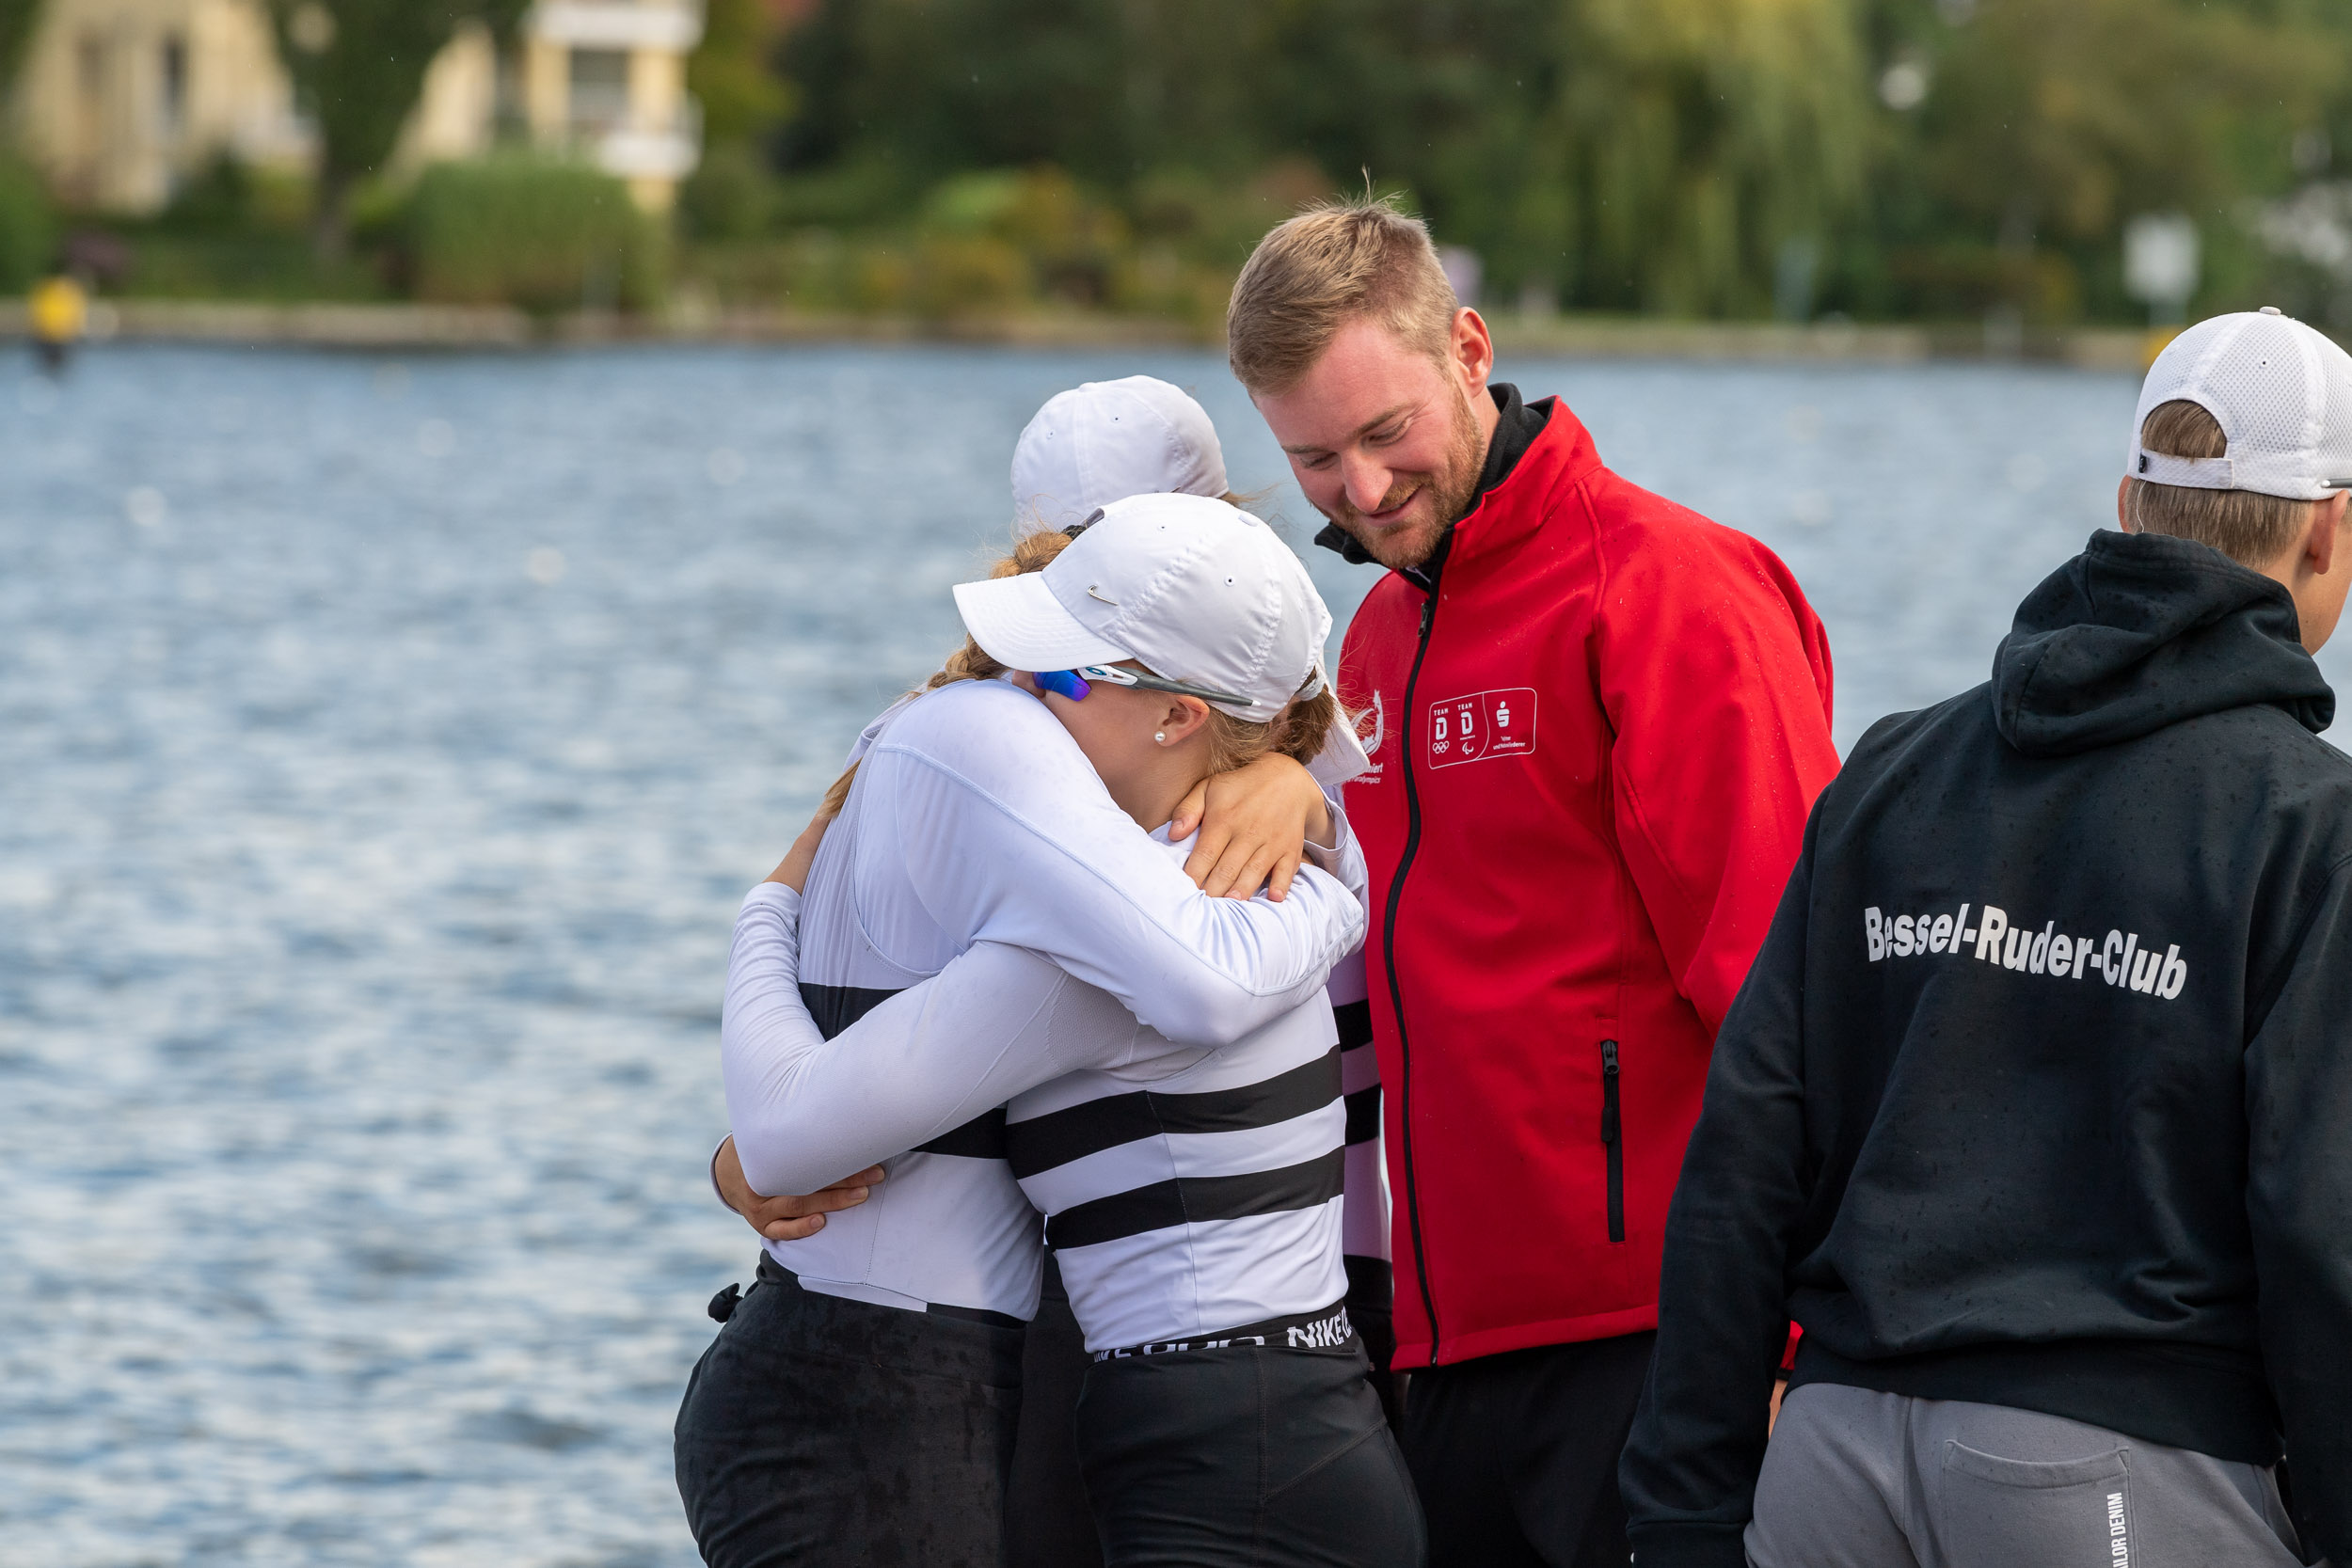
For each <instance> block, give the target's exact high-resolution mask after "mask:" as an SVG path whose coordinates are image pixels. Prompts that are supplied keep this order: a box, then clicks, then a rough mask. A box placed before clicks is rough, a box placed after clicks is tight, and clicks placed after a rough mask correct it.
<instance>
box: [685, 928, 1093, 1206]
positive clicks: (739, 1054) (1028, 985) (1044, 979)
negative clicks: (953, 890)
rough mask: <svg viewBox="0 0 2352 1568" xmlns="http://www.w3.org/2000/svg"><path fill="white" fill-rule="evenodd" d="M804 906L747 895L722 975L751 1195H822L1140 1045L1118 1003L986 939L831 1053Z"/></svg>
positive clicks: (730, 1107)
mask: <svg viewBox="0 0 2352 1568" xmlns="http://www.w3.org/2000/svg"><path fill="white" fill-rule="evenodd" d="M800 905H801V897H800V895H799V894H798V893H796V892H794V891H793V890H792V889H791V888H790V887H789V886H787V885H785V884H783V883H779V882H762V883H761V884H760V885H759V886H757V887H755V888H754V889H753V890H752V892H751V895H749V896H748V897H746V898H745V899H744V901H743V909H742V912H741V913H740V914H739V915H738V916H737V919H736V926H735V948H734V952H733V954H732V956H731V957H730V958H729V960H728V964H727V999H726V1008H725V1012H724V1014H723V1022H722V1025H721V1030H720V1039H721V1060H722V1063H723V1069H724V1075H725V1080H726V1095H727V1119H728V1123H729V1125H730V1126H731V1127H732V1128H733V1129H734V1133H735V1148H736V1155H737V1158H738V1159H739V1160H740V1162H741V1163H742V1168H743V1175H744V1178H745V1179H746V1180H748V1181H749V1182H750V1184H751V1186H752V1188H753V1189H754V1190H755V1191H757V1192H761V1193H807V1192H815V1191H816V1190H818V1188H821V1187H823V1186H825V1185H826V1184H827V1183H828V1182H834V1181H837V1180H840V1179H841V1178H842V1176H843V1175H844V1174H845V1173H848V1172H851V1171H856V1170H858V1169H860V1168H861V1167H863V1166H866V1165H868V1164H873V1163H874V1162H876V1161H879V1160H882V1159H884V1158H886V1157H888V1156H891V1155H894V1154H898V1153H900V1152H903V1151H904V1150H906V1149H910V1148H916V1147H918V1146H919V1145H922V1144H924V1143H927V1142H929V1141H930V1140H931V1139H932V1138H935V1137H937V1136H938V1135H939V1134H941V1133H942V1132H949V1131H951V1130H953V1129H955V1128H958V1127H961V1126H962V1125H963V1124H964V1123H965V1122H967V1121H970V1120H971V1119H972V1118H973V1117H977V1116H979V1115H981V1114H983V1113H984V1112H987V1111H991V1110H993V1109H995V1108H996V1107H997V1106H999V1105H1002V1104H1004V1103H1005V1102H1006V1101H1009V1100H1010V1099H1012V1098H1013V1096H1015V1095H1017V1094H1020V1093H1022V1092H1023V1091H1025V1090H1026V1089H1031V1088H1034V1087H1036V1086H1037V1085H1040V1084H1044V1083H1049V1082H1051V1081H1052V1080H1054V1079H1056V1078H1058V1077H1060V1076H1062V1075H1063V1074H1064V1073H1066V1072H1070V1071H1073V1070H1075V1069H1079V1068H1083V1067H1089V1066H1098V1065H1103V1064H1105V1063H1109V1062H1113V1061H1117V1060H1119V1059H1120V1058H1121V1057H1123V1056H1124V1055H1125V1054H1126V1053H1128V1052H1130V1051H1132V1050H1133V1048H1134V1044H1135V1041H1136V1034H1137V1028H1138V1026H1137V1024H1136V1021H1135V1019H1134V1018H1133V1017H1132V1016H1131V1015H1130V1014H1129V1013H1128V1012H1127V1011H1126V1009H1125V1008H1123V1007H1121V1006H1119V1004H1118V1003H1117V1002H1116V1001H1115V1000H1113V999H1112V998H1111V997H1109V996H1106V995H1104V993H1103V992H1101V991H1098V990H1093V989H1092V988H1091V987H1088V986H1082V985H1080V984H1078V983H1077V982H1076V981H1073V979H1071V977H1070V976H1069V975H1068V974H1064V973H1063V972H1062V971H1061V970H1060V969H1058V968H1057V967H1056V966H1055V965H1054V964H1053V963H1052V962H1050V961H1048V960H1047V959H1045V958H1040V957H1039V956H1037V955H1036V954H1034V953H1030V952H1026V951H1025V950H1023V949H1021V948H1017V947H1006V946H1002V945H1000V944H997V943H994V942H981V943H978V944H977V945H975V946H974V947H973V948H971V949H970V950H969V951H968V952H966V953H964V954H963V955H962V956H961V957H959V958H956V959H955V960H954V961H953V962H951V963H950V964H948V965H947V967H946V969H944V970H942V971H941V972H940V973H939V974H937V975H936V976H935V977H933V978H931V979H930V980H926V981H924V982H923V983H921V984H920V985H917V986H914V987H913V988H911V989H909V990H903V991H900V992H899V993H898V995H896V996H894V997H892V998H890V999H889V1000H888V1001H886V1002H884V1003H882V1006H878V1007H876V1008H875V1009H874V1010H873V1011H871V1012H869V1013H867V1014H866V1016H865V1017H864V1018H863V1019H861V1020H859V1021H858V1022H856V1023H855V1024H852V1025H851V1026H850V1028H849V1029H847V1030H844V1031H843V1032H842V1033H841V1034H839V1035H837V1036H835V1037H834V1038H832V1039H830V1040H828V1039H826V1038H825V1037H823V1035H822V1034H821V1033H819V1032H818V1028H817V1024H816V1021H815V1020H814V1019H812V1018H811V1017H810V1016H809V1013H808V1009H807V1007H806V1006H804V1005H803V1002H802V1000H801V991H800Z"/></svg>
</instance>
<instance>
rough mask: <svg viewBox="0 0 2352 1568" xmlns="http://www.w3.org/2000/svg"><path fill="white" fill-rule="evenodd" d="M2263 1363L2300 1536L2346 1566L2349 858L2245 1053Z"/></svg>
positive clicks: (2350, 1552)
mask: <svg viewBox="0 0 2352 1568" xmlns="http://www.w3.org/2000/svg"><path fill="white" fill-rule="evenodd" d="M2246 1120H2247V1159H2246V1165H2247V1193H2246V1212H2247V1219H2248V1222H2249V1226H2250V1227H2251V1228H2252V1231H2253V1241H2254V1267H2255V1272H2256V1276H2257V1278H2258V1279H2259V1281H2260V1287H2259V1300H2258V1305H2259V1310H2260V1313H2261V1321H2262V1342H2263V1360H2264V1362H2265V1364H2266V1365H2267V1366H2268V1368H2269V1370H2270V1386H2271V1391H2272V1393H2273V1394H2274V1395H2275V1396H2276V1397H2277V1399H2278V1401H2279V1412H2280V1417H2281V1418H2283V1420H2284V1423H2285V1428H2286V1449H2287V1463H2288V1464H2289V1465H2292V1466H2293V1467H2294V1473H2295V1502H2296V1512H2297V1513H2299V1514H2301V1515H2302V1519H2301V1520H2300V1521H2298V1523H2301V1524H2302V1525H2303V1526H2304V1528H2305V1529H2306V1532H2307V1533H2306V1534H2305V1536H2304V1539H2303V1545H2304V1547H2305V1548H2306V1549H2307V1550H2312V1551H2316V1552H2319V1553H2321V1554H2323V1555H2325V1556H2326V1557H2327V1558H2328V1560H2330V1561H2333V1562H2339V1563H2352V1424H2347V1422H2346V1421H2345V1418H2344V1412H2345V1411H2346V1410H2347V1409H2352V1353H2348V1352H2347V1351H2346V1348H2345V1347H2346V1346H2352V1153H2347V1152H2346V1146H2345V1142H2344V1129H2345V1128H2347V1127H2352V866H2343V865H2340V866H2338V867H2336V869H2335V873H2334V875H2333V877H2332V878H2331V879H2329V882H2328V890H2327V895H2326V897H2325V899H2324V901H2323V902H2322V904H2321V906H2320V910H2319V912H2318V914H2317V915H2316V916H2315V917H2314V918H2313V919H2312V923H2311V925H2310V927H2309V928H2308V929H2307V931H2306V932H2305V934H2304V937H2303V941H2302V943H2301V945H2300V947H2299V948H2298V950H2297V951H2296V956H2295V961H2294V965H2293V968H2292V969H2291V970H2290V971H2289V972H2288V974H2287V977H2286V981H2285V983H2284V985H2283V986H2282V987H2281V988H2280V992H2279V997H2278V1000H2277V1001H2275V1002H2273V1003H2272V1004H2271V1006H2270V1008H2269V1011H2268V1012H2267V1013H2266V1014H2265V1016H2264V1018H2263V1022H2262V1026H2261V1028H2260V1029H2258V1030H2257V1031H2256V1032H2255V1035H2254V1038H2253V1041H2252V1043H2251V1044H2249V1046H2248V1047H2247V1051H2246Z"/></svg>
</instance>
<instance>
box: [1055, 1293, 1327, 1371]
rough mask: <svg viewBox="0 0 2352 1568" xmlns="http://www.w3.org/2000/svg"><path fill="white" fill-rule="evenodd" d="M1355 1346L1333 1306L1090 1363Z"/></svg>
mask: <svg viewBox="0 0 2352 1568" xmlns="http://www.w3.org/2000/svg"><path fill="white" fill-rule="evenodd" d="M1355 1342H1356V1325H1355V1324H1353V1323H1349V1322H1348V1321H1347V1305H1346V1303H1344V1302H1334V1303H1332V1304H1331V1305H1330V1306H1328V1307H1317V1308H1316V1309H1315V1310H1313V1311H1311V1312H1293V1313H1291V1314H1290V1315H1289V1316H1287V1317H1281V1318H1268V1319H1266V1320H1265V1321H1264V1322H1263V1323H1244V1324H1243V1325H1242V1326H1241V1327H1239V1328H1227V1329H1220V1330H1218V1331H1217V1332H1216V1333H1215V1334H1202V1335H1198V1336H1195V1337H1194V1338H1189V1339H1161V1340H1155V1341H1153V1342H1152V1343H1151V1344H1145V1345H1125V1346H1121V1347H1120V1348H1119V1349H1116V1350H1098V1351H1096V1352H1095V1353H1094V1359H1095V1360H1096V1361H1098V1362H1100V1361H1124V1360H1127V1359H1128V1358H1129V1357H1131V1356H1137V1355H1174V1354H1178V1353H1179V1352H1181V1351H1188V1350H1232V1349H1236V1348H1240V1349H1248V1350H1341V1349H1344V1348H1345V1347H1346V1346H1348V1345H1351V1344H1354V1343H1355Z"/></svg>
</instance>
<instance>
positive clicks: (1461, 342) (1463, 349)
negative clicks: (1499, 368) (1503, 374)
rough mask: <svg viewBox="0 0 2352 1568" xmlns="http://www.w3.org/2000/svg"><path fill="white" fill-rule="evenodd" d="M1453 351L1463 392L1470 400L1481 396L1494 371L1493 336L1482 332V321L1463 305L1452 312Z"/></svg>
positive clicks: (1473, 311) (1483, 327)
mask: <svg viewBox="0 0 2352 1568" xmlns="http://www.w3.org/2000/svg"><path fill="white" fill-rule="evenodd" d="M1453 351H1454V369H1455V370H1456V371H1458V372H1461V376H1462V383H1463V389H1464V391H1466V392H1467V393H1468V394H1469V395H1470V397H1471V398H1473V399H1475V398H1480V397H1484V396H1485V395H1486V378H1487V377H1488V376H1490V375H1492V374H1494V370H1495V341H1494V335H1493V334H1492V333H1490V332H1488V331H1487V330H1486V318H1485V317H1483V316H1481V315H1480V314H1479V313H1478V312H1477V311H1475V310H1473V309H1470V307H1469V306H1467V305H1465V306H1463V307H1462V308H1461V309H1458V310H1456V311H1454V344H1453Z"/></svg>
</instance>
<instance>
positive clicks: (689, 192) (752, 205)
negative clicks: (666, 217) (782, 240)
mask: <svg viewBox="0 0 2352 1568" xmlns="http://www.w3.org/2000/svg"><path fill="white" fill-rule="evenodd" d="M678 209H679V212H680V214H681V215H682V216H684V218H685V219H686V225H687V229H688V230H689V232H691V233H692V234H693V235H694V236H695V237H696V238H698V239H706V240H751V239H756V238H758V237H759V236H760V235H762V234H764V233H767V232H768V231H769V230H770V229H771V227H772V226H773V225H774V223H775V220H776V211H777V195H776V180H775V176H774V175H772V174H771V173H769V172H768V169H767V167H766V166H765V165H763V164H762V163H761V162H760V159H759V156H758V154H757V153H755V152H754V151H753V150H751V149H750V148H748V147H744V146H741V145H740V144H738V145H734V146H727V147H714V148H712V149H710V150H708V151H707V152H705V153H704V154H703V160H702V163H701V165H700V166H697V167H696V168H695V170H694V172H693V173H692V174H691V175H690V176H688V177H687V181H686V183H685V184H684V185H682V186H681V187H679V190H678Z"/></svg>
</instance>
